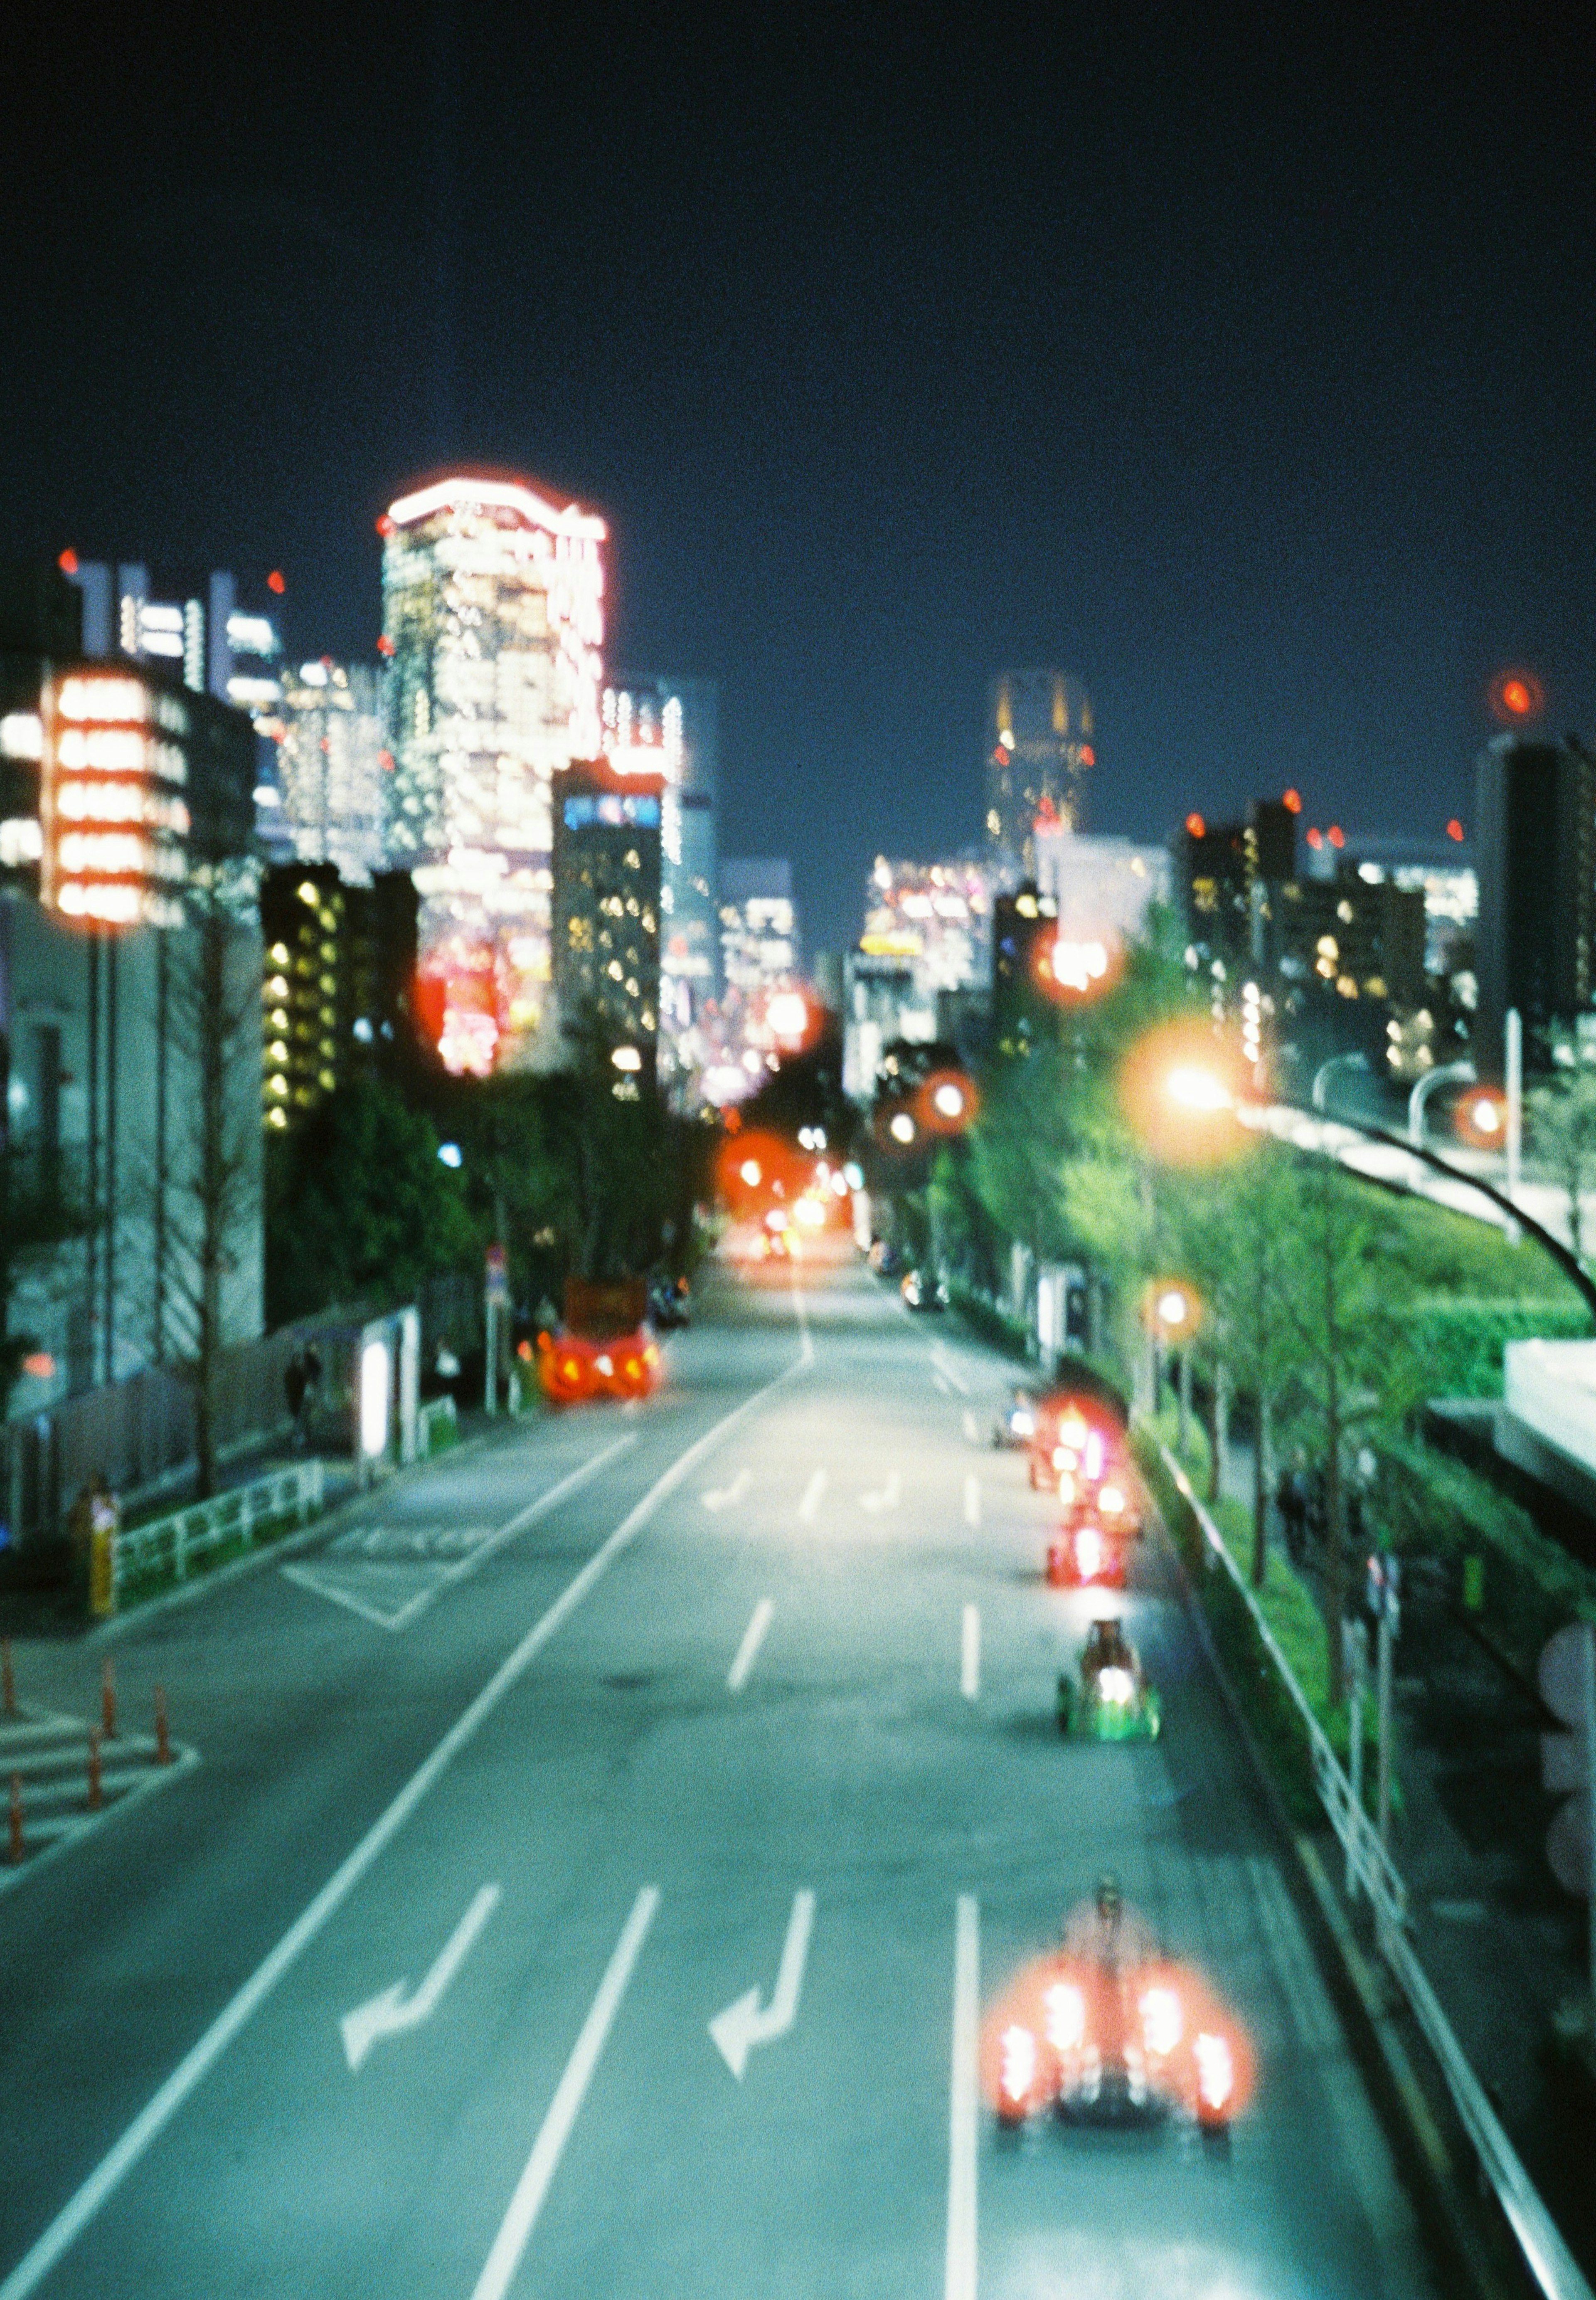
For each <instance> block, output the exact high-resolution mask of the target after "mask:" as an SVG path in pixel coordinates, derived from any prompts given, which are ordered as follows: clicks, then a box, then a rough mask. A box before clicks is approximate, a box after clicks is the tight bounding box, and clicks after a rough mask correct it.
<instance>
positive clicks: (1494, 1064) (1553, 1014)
mask: <svg viewBox="0 0 1596 2300" xmlns="http://www.w3.org/2000/svg"><path fill="white" fill-rule="evenodd" d="M1475 866H1476V868H1477V870H1478V872H1479V917H1478V924H1477V930H1476V972H1477V975H1478V981H1479V1005H1478V1013H1477V1017H1476V1027H1475V1040H1476V1043H1475V1064H1476V1066H1477V1067H1478V1069H1479V1071H1480V1073H1481V1075H1482V1076H1483V1077H1490V1076H1500V1073H1501V1066H1502V1060H1503V1054H1502V1049H1503V1045H1504V1039H1505V1031H1506V1024H1507V1017H1508V1013H1509V1009H1517V1013H1518V1015H1519V1017H1520V1020H1521V1022H1522V1025H1523V1030H1524V1058H1525V1065H1526V1067H1529V1068H1540V1067H1543V1066H1545V1065H1546V1064H1547V1063H1550V1059H1551V1047H1552V1042H1553V1038H1554V1036H1555V1033H1556V1032H1557V1030H1558V1029H1559V1027H1561V1028H1563V1029H1568V1030H1570V1031H1572V1030H1573V1029H1575V1028H1576V1026H1577V1024H1578V1021H1579V1018H1580V1017H1581V1016H1582V1015H1584V1014H1587V1013H1589V1012H1590V1011H1591V1007H1592V991H1593V989H1596V966H1593V954H1592V940H1593V937H1596V763H1593V762H1592V758H1591V755H1590V754H1589V753H1588V752H1587V751H1586V750H1585V749H1584V746H1583V745H1581V744H1579V743H1577V742H1575V740H1574V738H1573V737H1565V738H1564V740H1563V741H1562V742H1560V743H1548V742H1535V741H1526V740H1525V739H1524V738H1523V737H1518V736H1514V735H1499V736H1498V737H1496V738H1495V740H1494V741H1492V742H1491V743H1488V744H1487V745H1486V746H1485V748H1484V751H1483V752H1482V753H1481V754H1480V758H1479V763H1478V766H1477V768H1476V771H1475Z"/></svg>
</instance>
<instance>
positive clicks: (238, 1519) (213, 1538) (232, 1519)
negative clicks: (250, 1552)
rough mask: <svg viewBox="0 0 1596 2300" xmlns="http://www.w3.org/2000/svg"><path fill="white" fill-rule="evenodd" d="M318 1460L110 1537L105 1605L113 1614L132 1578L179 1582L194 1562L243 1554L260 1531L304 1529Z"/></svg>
mask: <svg viewBox="0 0 1596 2300" xmlns="http://www.w3.org/2000/svg"><path fill="white" fill-rule="evenodd" d="M321 1497H322V1473H321V1463H320V1460H312V1461H309V1462H295V1463H294V1464H293V1465H292V1466H291V1467H290V1468H288V1469H287V1470H274V1471H272V1473H271V1475H270V1477H269V1478H257V1479H255V1480H254V1483H253V1484H251V1485H247V1486H235V1487H234V1488H233V1489H232V1491H231V1492H230V1493H225V1494H218V1495H217V1496H216V1497H215V1499H214V1500H213V1501H208V1502H194V1503H192V1504H190V1505H189V1507H188V1508H187V1509H180V1510H172V1511H171V1512H170V1513H169V1514H168V1515H167V1516H165V1517H157V1518H152V1519H151V1520H150V1521H149V1523H148V1524H147V1525H139V1526H134V1527H133V1528H132V1529H130V1530H129V1531H128V1532H126V1533H118V1534H116V1535H114V1536H113V1537H112V1544H111V1602H112V1611H114V1610H115V1606H116V1602H117V1598H118V1596H119V1595H120V1593H121V1588H122V1587H123V1586H124V1584H125V1583H126V1582H127V1581H128V1580H129V1579H132V1578H134V1577H137V1578H138V1579H144V1578H145V1576H146V1575H148V1574H151V1573H157V1574H159V1573H162V1571H164V1573H165V1574H166V1575H167V1576H168V1577H169V1578H170V1579H172V1580H173V1581H185V1580H187V1578H188V1570H189V1567H190V1565H191V1564H192V1563H193V1561H194V1560H195V1558H196V1557H203V1556H204V1554H205V1553H206V1551H207V1550H212V1549H220V1548H221V1547H223V1546H227V1545H229V1544H233V1545H237V1546H240V1547H243V1548H245V1549H247V1548H248V1546H250V1544H251V1542H252V1541H253V1540H254V1538H255V1535H256V1533H257V1531H258V1530H259V1529H261V1528H262V1527H263V1526H268V1525H280V1524H281V1523H282V1522H283V1521H284V1520H285V1519H290V1518H291V1519H295V1520H297V1521H298V1522H299V1523H300V1524H301V1525H304V1524H305V1523H307V1522H308V1521H309V1520H310V1519H311V1518H312V1517H313V1516H314V1515H315V1513H317V1511H318V1510H320V1507H321Z"/></svg>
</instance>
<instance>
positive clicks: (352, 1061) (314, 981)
mask: <svg viewBox="0 0 1596 2300" xmlns="http://www.w3.org/2000/svg"><path fill="white" fill-rule="evenodd" d="M416 912H417V897H416V891H415V887H414V886H413V885H412V883H411V879H409V877H408V876H407V875H406V873H405V872H403V871H379V872H378V875H377V876H376V877H375V878H374V879H371V880H370V883H369V884H366V885H348V884H345V881H344V880H343V879H341V878H340V877H339V875H338V870H337V864H336V863H333V862H293V863H288V864H279V865H278V866H277V867H275V868H273V869H270V870H268V871H265V872H263V873H262V879H261V934H262V942H263V944H264V946H265V947H264V968H263V975H262V985H261V1023H262V1081H261V1107H262V1120H263V1122H264V1123H265V1125H266V1126H267V1127H268V1128H270V1129H273V1130H275V1131H278V1132H280V1131H283V1130H284V1129H288V1128H292V1127H295V1126H298V1125H300V1124H302V1123H303V1121H304V1120H305V1119H306V1118H308V1117H309V1116H310V1115H311V1113H312V1111H314V1110H315V1109H316V1108H317V1107H318V1106H319V1104H321V1103H322V1102H324V1101H325V1100H326V1098H327V1096H328V1095H329V1094H331V1093H332V1092H333V1091H334V1090H335V1088H337V1087H339V1086H341V1085H343V1084H344V1083H345V1080H346V1079H350V1078H354V1077H362V1076H366V1077H369V1076H372V1075H375V1074H377V1073H379V1072H381V1071H388V1070H393V1069H395V1068H398V1067H401V1066H402V1065H403V1063H404V1061H405V1059H406V1057H407V1056H408V1055H409V1054H411V1052H412V1050H413V1047H414V1044H415V1040H414V1016H413V1013H412V1004H411V1002H412V998H413V992H414V979H415V966H416Z"/></svg>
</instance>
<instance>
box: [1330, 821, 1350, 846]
mask: <svg viewBox="0 0 1596 2300" xmlns="http://www.w3.org/2000/svg"><path fill="white" fill-rule="evenodd" d="M1325 835H1326V837H1327V838H1328V839H1329V841H1330V844H1331V846H1345V845H1346V843H1347V834H1346V832H1345V831H1344V830H1343V829H1342V827H1341V825H1340V823H1339V822H1333V823H1332V824H1331V826H1330V828H1329V829H1328V830H1327V831H1326V834H1325Z"/></svg>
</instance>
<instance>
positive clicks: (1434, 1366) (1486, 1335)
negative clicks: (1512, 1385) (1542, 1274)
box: [1397, 1295, 1591, 1397]
mask: <svg viewBox="0 0 1596 2300" xmlns="http://www.w3.org/2000/svg"><path fill="white" fill-rule="evenodd" d="M1397 1314H1398V1318H1399V1321H1400V1322H1401V1327H1402V1329H1403V1331H1404V1334H1405V1337H1406V1339H1407V1342H1408V1346H1409V1348H1410V1349H1411V1350H1412V1352H1413V1353H1414V1355H1415V1356H1416V1358H1417V1360H1418V1362H1419V1363H1421V1364H1422V1365H1423V1366H1424V1368H1425V1369H1426V1388H1427V1390H1428V1393H1429V1395H1430V1396H1432V1397H1500V1396H1501V1393H1502V1352H1503V1351H1504V1349H1505V1348H1506V1346H1507V1345H1508V1344H1509V1342H1519V1341H1532V1340H1540V1341H1583V1340H1585V1339H1587V1338H1589V1335H1590V1331H1591V1315H1590V1313H1589V1311H1588V1310H1587V1309H1586V1308H1585V1307H1584V1304H1583V1303H1580V1302H1574V1301H1570V1300H1567V1298H1566V1297H1559V1299H1557V1300H1555V1301H1547V1302H1537V1301H1527V1302H1526V1301H1517V1302H1514V1301H1504V1300H1502V1299H1500V1297H1497V1298H1491V1297H1487V1296H1468V1295H1444V1296H1443V1295H1427V1296H1421V1297H1420V1299H1419V1300H1418V1301H1417V1303H1416V1304H1414V1305H1413V1307H1412V1309H1411V1310H1410V1311H1409V1312H1408V1313H1406V1314H1404V1313H1402V1312H1401V1311H1400V1310H1399V1312H1398V1313H1397Z"/></svg>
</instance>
